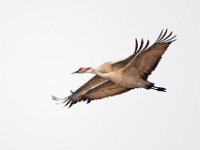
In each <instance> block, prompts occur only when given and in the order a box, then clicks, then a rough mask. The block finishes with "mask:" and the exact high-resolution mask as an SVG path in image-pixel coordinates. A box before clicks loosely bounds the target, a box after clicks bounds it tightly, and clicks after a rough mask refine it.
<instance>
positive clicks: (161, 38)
mask: <svg viewBox="0 0 200 150" xmlns="http://www.w3.org/2000/svg"><path fill="white" fill-rule="evenodd" d="M167 31H168V29H166V30H165V32H164V34H163V35H162V36H161V37H160V39H159V41H158V42H159V43H160V42H161V41H162V40H163V38H164V37H165V35H166V34H167Z"/></svg>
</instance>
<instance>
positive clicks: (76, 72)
mask: <svg viewBox="0 0 200 150" xmlns="http://www.w3.org/2000/svg"><path fill="white" fill-rule="evenodd" d="M78 72H79V71H78V70H77V71H75V72H72V73H71V74H75V73H78Z"/></svg>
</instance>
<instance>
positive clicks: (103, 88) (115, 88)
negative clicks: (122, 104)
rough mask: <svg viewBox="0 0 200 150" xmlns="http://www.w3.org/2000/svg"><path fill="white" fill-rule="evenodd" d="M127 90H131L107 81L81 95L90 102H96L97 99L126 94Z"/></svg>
mask: <svg viewBox="0 0 200 150" xmlns="http://www.w3.org/2000/svg"><path fill="white" fill-rule="evenodd" d="M129 90H131V89H130V88H124V87H121V86H119V85H117V84H115V83H113V82H112V81H107V82H104V83H102V84H101V85H99V86H96V87H95V88H92V89H91V90H89V91H88V92H87V93H85V94H84V95H83V98H85V99H87V100H90V101H91V100H98V99H102V98H106V97H109V96H114V95H119V94H122V93H125V92H128V91H129Z"/></svg>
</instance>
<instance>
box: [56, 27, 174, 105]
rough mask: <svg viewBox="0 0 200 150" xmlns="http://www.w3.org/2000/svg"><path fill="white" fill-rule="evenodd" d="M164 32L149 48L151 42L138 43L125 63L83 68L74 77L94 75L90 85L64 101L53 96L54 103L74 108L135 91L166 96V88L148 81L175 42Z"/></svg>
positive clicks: (119, 62)
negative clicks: (145, 91)
mask: <svg viewBox="0 0 200 150" xmlns="http://www.w3.org/2000/svg"><path fill="white" fill-rule="evenodd" d="M167 32H168V30H167V29H166V30H165V31H164V30H162V31H161V33H160V35H159V36H158V38H157V40H156V41H155V42H154V44H152V45H151V46H149V40H147V42H146V43H145V42H144V40H143V39H142V40H141V42H140V44H138V40H137V39H135V51H134V53H133V54H132V55H131V56H129V57H128V58H126V59H123V60H120V61H117V62H106V63H104V64H102V65H101V66H100V67H98V68H92V67H81V68H79V69H78V70H77V71H75V72H73V74H75V73H80V74H81V73H91V74H95V76H94V77H93V78H91V79H90V80H89V81H88V82H86V83H85V84H84V85H82V86H81V87H80V88H78V89H77V90H76V91H75V92H73V91H71V95H70V96H68V97H65V98H57V97H55V96H52V99H53V100H56V101H59V100H60V101H62V102H63V103H65V106H67V105H69V107H71V106H72V105H73V104H76V103H77V102H80V101H87V103H90V102H91V101H92V100H97V99H102V98H105V97H109V96H114V95H119V94H122V93H125V92H128V91H130V90H132V89H135V88H144V89H147V90H149V89H153V90H157V91H162V92H166V89H165V88H164V87H157V86H155V84H154V83H153V82H150V81H148V80H147V79H148V76H149V75H150V74H151V73H152V71H154V70H155V68H156V66H157V65H158V63H159V61H160V59H161V57H162V55H163V54H164V52H165V51H166V50H167V48H168V46H169V45H170V44H171V43H172V42H174V41H176V35H174V36H172V34H173V32H170V33H169V34H167Z"/></svg>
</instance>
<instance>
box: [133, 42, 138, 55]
mask: <svg viewBox="0 0 200 150" xmlns="http://www.w3.org/2000/svg"><path fill="white" fill-rule="evenodd" d="M137 49H138V41H137V39H135V51H134V54H136V53H137Z"/></svg>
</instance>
